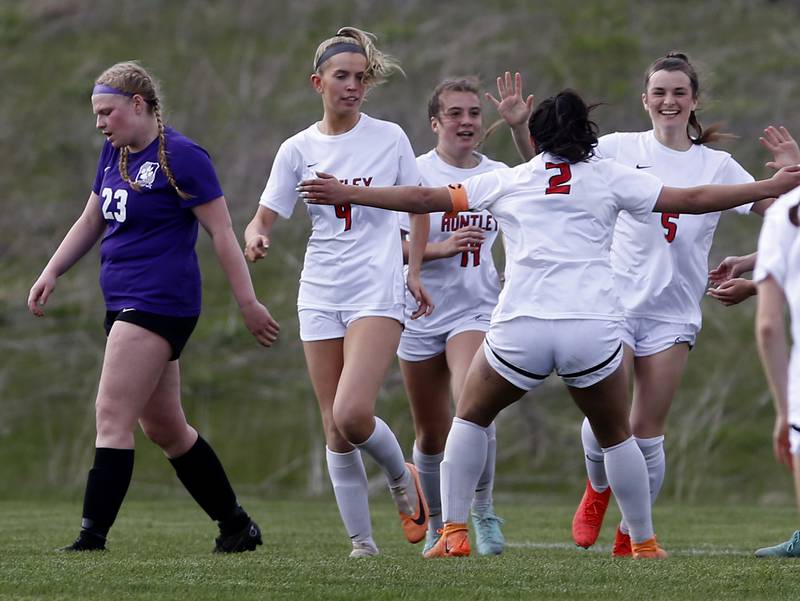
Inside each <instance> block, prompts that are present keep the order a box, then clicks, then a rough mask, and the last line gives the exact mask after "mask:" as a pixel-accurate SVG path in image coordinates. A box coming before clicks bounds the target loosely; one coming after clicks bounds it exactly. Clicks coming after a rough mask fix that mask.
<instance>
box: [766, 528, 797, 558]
mask: <svg viewBox="0 0 800 601" xmlns="http://www.w3.org/2000/svg"><path fill="white" fill-rule="evenodd" d="M756 557H800V530H795V533H794V534H792V538H790V539H789V540H787V541H786V542H785V543H781V544H779V545H775V546H774V547H764V548H763V549H758V550H756Z"/></svg>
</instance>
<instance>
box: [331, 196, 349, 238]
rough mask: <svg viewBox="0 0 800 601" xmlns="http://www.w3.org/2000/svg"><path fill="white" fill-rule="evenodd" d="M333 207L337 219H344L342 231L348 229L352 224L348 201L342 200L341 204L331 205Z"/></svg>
mask: <svg viewBox="0 0 800 601" xmlns="http://www.w3.org/2000/svg"><path fill="white" fill-rule="evenodd" d="M333 209H334V211H335V212H336V216H337V217H338V218H339V219H344V231H345V232H346V231H348V230H349V229H350V226H351V225H353V218H352V215H351V213H350V203H349V202H344V203H342V204H338V205H333Z"/></svg>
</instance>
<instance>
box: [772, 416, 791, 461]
mask: <svg viewBox="0 0 800 601" xmlns="http://www.w3.org/2000/svg"><path fill="white" fill-rule="evenodd" d="M772 452H773V454H774V455H775V461H777V462H778V463H782V464H783V465H785V466H786V467H787V468H789V469H792V461H793V457H792V450H791V447H790V445H789V422H788V421H787V419H786V417H782V416H776V417H775V427H774V428H773V430H772Z"/></svg>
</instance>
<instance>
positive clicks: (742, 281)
mask: <svg viewBox="0 0 800 601" xmlns="http://www.w3.org/2000/svg"><path fill="white" fill-rule="evenodd" d="M706 294H707V295H708V296H710V297H711V298H714V299H717V300H718V301H719V302H721V303H722V304H723V305H725V306H727V307H730V306H732V305H738V304H739V303H740V302H742V301H743V300H746V299H748V298H750V297H751V296H754V295H755V294H757V288H756V285H755V284H754V283H753V282H752V281H750V280H748V279H746V278H733V279H730V280H727V281H725V282H723V283H722V284H720V285H719V286H717V287H716V288H709V289H708V291H707V292H706Z"/></svg>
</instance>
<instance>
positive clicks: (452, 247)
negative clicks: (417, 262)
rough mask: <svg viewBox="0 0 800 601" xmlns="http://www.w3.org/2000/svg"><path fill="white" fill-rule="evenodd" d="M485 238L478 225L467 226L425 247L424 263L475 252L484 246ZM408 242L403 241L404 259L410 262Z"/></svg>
mask: <svg viewBox="0 0 800 601" xmlns="http://www.w3.org/2000/svg"><path fill="white" fill-rule="evenodd" d="M484 238H485V232H484V230H483V229H481V228H479V227H478V226H476V225H465V226H464V227H462V228H459V229H457V230H456V231H455V232H453V235H451V236H450V237H449V238H447V239H446V240H442V241H441V242H428V244H426V245H425V255H424V256H423V257H422V261H423V262H425V261H434V260H436V259H445V258H447V257H454V256H456V255H457V254H459V253H462V252H464V251H469V250H474V248H475V246H477V245H479V244H482V243H483V240H484ZM408 246H409V245H408V242H407V241H405V240H403V259H404V260H406V261H407V260H408Z"/></svg>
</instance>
